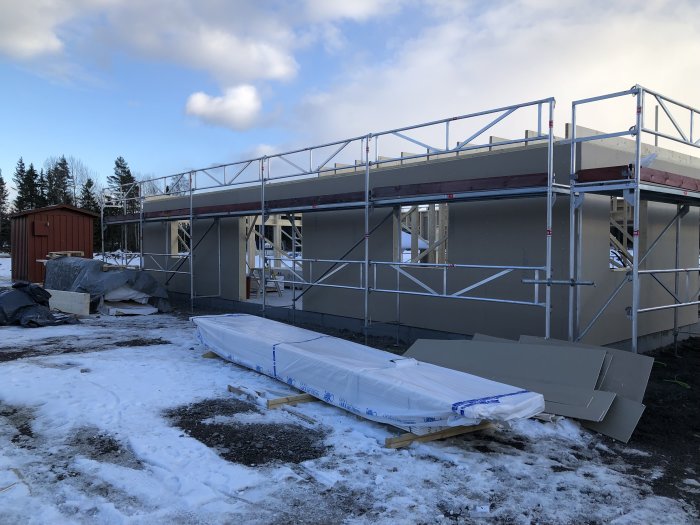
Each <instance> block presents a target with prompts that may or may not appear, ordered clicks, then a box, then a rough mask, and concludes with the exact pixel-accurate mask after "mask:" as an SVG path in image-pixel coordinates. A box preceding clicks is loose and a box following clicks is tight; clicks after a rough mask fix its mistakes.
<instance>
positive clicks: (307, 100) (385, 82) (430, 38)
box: [0, 0, 700, 182]
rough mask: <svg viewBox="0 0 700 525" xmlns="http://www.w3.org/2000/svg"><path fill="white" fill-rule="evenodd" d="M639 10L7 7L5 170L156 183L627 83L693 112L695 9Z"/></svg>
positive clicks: (544, 0)
mask: <svg viewBox="0 0 700 525" xmlns="http://www.w3.org/2000/svg"><path fill="white" fill-rule="evenodd" d="M635 4H638V3H632V2H626V1H617V2H616V1H606V2H597V1H591V2H585V3H584V2H573V1H572V2H566V1H564V2H559V1H553V0H501V1H495V2H488V3H486V2H470V1H462V2H460V1H454V0H452V1H446V0H426V1H422V2H419V1H417V0H353V1H347V0H344V1H340V0H338V1H333V0H298V1H289V2H282V1H270V2H250V1H235V0H230V1H225V0H200V1H197V0H179V1H177V2H172V1H168V0H150V1H145V2H137V1H130V0H24V1H23V2H14V1H10V0H2V1H0V95H2V101H3V103H2V106H1V107H2V110H1V112H0V115H1V116H2V124H3V125H2V128H1V131H0V169H2V173H3V176H4V178H5V180H6V181H7V182H10V181H11V177H12V173H13V171H14V166H15V164H16V162H17V159H18V158H19V157H20V156H23V157H24V160H25V162H26V163H27V164H28V163H29V162H33V163H34V164H35V165H38V166H41V165H43V163H44V160H45V159H46V158H47V157H50V156H57V155H61V154H65V155H66V156H74V157H76V158H78V159H80V160H82V161H83V163H84V164H85V165H86V166H88V167H89V168H90V170H91V171H92V172H93V173H94V174H95V175H96V176H97V178H98V179H103V178H104V177H105V176H107V175H109V173H110V172H111V171H112V167H113V163H114V159H115V158H116V157H117V156H119V155H121V156H124V157H125V158H126V160H127V162H128V163H129V165H130V166H131V168H132V170H133V171H134V172H135V173H137V174H140V175H142V176H162V175H168V174H170V173H174V172H179V171H183V170H187V169H190V168H196V167H205V166H208V165H211V164H216V163H222V162H228V161H233V160H239V159H242V158H246V157H251V156H257V155H259V154H260V153H264V152H267V151H275V150H277V151H279V150H285V149H288V148H291V147H297V146H305V145H310V144H314V143H317V142H324V141H328V140H334V139H339V138H343V137H345V136H352V135H355V134H358V133H366V132H369V131H378V130H382V129H388V128H393V127H397V126H401V125H407V124H413V123H417V122H421V121H426V120H433V119H437V118H442V117H448V116H452V115H458V114H463V113H467V112H471V111H476V110H480V109H486V108H489V107H495V106H500V105H506V104H511V103H516V102H521V101H525V100H531V99H535V98H543V97H547V96H555V97H557V100H558V107H557V112H558V114H557V124H558V125H563V122H565V121H566V120H567V115H566V113H567V111H568V109H567V108H568V107H569V106H570V101H571V100H572V99H573V98H579V97H584V96H590V95H594V94H599V93H603V92H606V91H615V90H620V89H625V88H628V87H630V86H632V85H633V84H635V83H641V84H644V85H648V86H649V87H651V88H654V89H657V90H659V91H661V92H663V93H665V94H668V95H669V96H673V97H676V98H679V99H681V100H684V101H685V102H687V103H690V104H694V105H695V106H700V92H699V91H698V88H697V86H698V85H700V82H699V81H700V30H699V29H698V28H700V25H699V24H697V20H698V19H700V2H697V1H685V2H684V1H675V2H671V1H664V0H652V1H648V2H643V3H642V4H643V5H641V6H640V5H635ZM615 111H616V110H615ZM611 118H612V116H611V114H608V113H605V114H601V115H600V116H599V119H598V121H597V124H598V126H599V127H600V126H605V125H608V124H609V123H610V119H611ZM610 125H611V124H610Z"/></svg>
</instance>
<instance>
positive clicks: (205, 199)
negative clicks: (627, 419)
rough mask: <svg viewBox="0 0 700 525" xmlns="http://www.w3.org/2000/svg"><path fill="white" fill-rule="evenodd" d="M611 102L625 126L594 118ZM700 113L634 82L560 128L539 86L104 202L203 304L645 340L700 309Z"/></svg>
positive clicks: (443, 328)
mask: <svg viewBox="0 0 700 525" xmlns="http://www.w3.org/2000/svg"><path fill="white" fill-rule="evenodd" d="M630 101H634V104H631V103H630ZM598 104H613V105H614V104H617V105H618V108H619V109H620V111H621V112H622V115H623V117H622V120H623V121H624V125H623V126H622V127H621V128H620V129H609V130H607V131H606V132H599V131H594V130H593V129H585V128H581V127H578V126H577V125H576V124H577V114H579V113H580V112H581V111H583V110H585V109H587V108H589V107H592V106H595V105H598ZM625 110H629V111H627V113H624V111H625ZM699 113H700V110H698V109H694V108H693V107H691V106H688V105H686V104H683V103H681V102H678V101H675V100H672V99H670V98H668V97H665V96H663V95H661V94H659V93H656V92H654V91H651V90H648V89H646V88H644V87H641V86H635V87H633V88H631V89H629V90H626V91H621V92H617V93H611V94H606V95H602V96H598V97H593V98H589V99H584V100H578V101H575V102H573V104H572V107H571V108H570V109H569V108H566V109H564V110H562V109H561V108H557V109H556V115H557V119H558V120H557V121H558V122H559V121H561V122H566V121H568V122H570V124H567V125H566V131H565V133H564V136H563V137H556V136H555V135H554V120H555V101H554V99H553V98H547V99H541V100H536V101H532V102H528V103H523V104H516V105H512V106H507V107H501V108H497V109H493V110H488V111H481V112H478V113H472V114H468V115H462V116H458V117H452V118H448V119H443V120H438V121H433V122H429V123H424V124H419V125H415V126H408V127H404V128H399V129H393V130H389V131H382V132H372V133H368V134H366V135H361V136H356V137H352V138H348V139H344V140H340V141H336V142H332V143H327V144H323V145H320V146H314V147H309V148H303V149H299V150H294V151H290V152H286V153H279V154H274V155H268V156H264V157H260V158H256V159H252V160H247V161H242V162H237V163H231V164H226V165H219V166H211V167H208V168H205V169H198V170H193V171H188V172H185V173H180V174H176V175H173V176H168V177H163V178H161V179H155V180H149V181H142V182H140V183H138V184H137V185H135V186H134V187H130V188H123V191H122V192H121V193H120V194H118V195H114V194H112V195H111V200H109V199H108V200H107V201H106V202H108V203H111V204H110V205H111V206H114V207H117V208H118V209H119V210H124V211H127V212H128V211H129V210H136V211H135V212H134V213H123V214H120V215H115V214H114V211H113V210H111V213H105V212H106V211H107V210H105V209H103V221H104V222H105V227H110V228H115V227H121V228H126V227H127V226H128V225H129V224H134V225H137V226H132V228H136V229H137V230H138V232H139V235H138V237H139V239H140V243H139V244H140V245H139V246H138V247H137V248H136V250H133V251H134V252H138V253H135V255H136V256H138V258H137V259H136V258H135V260H137V261H138V262H139V264H140V265H141V267H142V268H143V269H145V270H149V271H151V272H153V273H154V275H156V276H157V277H158V278H159V279H160V280H161V281H162V282H163V283H165V284H166V285H167V287H168V290H169V291H170V293H172V294H184V295H187V296H188V297H189V298H190V299H191V300H192V303H193V305H196V304H198V301H201V302H202V304H204V301H205V300H206V301H208V302H209V303H210V304H212V303H216V304H218V305H219V306H223V307H226V308H230V309H231V310H233V311H235V310H241V311H248V312H250V311H255V310H258V311H259V310H262V311H263V312H265V313H266V314H270V315H275V316H277V317H282V318H285V319H288V320H294V321H312V322H319V323H323V324H334V325H336V326H338V327H353V326H355V327H358V328H359V327H364V329H365V330H372V329H378V328H381V329H382V330H383V331H384V333H390V332H389V330H394V329H395V330H396V331H397V333H399V334H401V333H403V334H404V336H406V337H411V331H415V333H418V332H420V331H422V330H432V331H439V332H447V333H451V334H473V333H475V332H482V333H486V334H491V335H494V336H501V337H511V338H516V337H517V336H518V335H521V334H529V335H534V336H542V337H548V338H557V339H568V340H572V341H582V342H588V343H592V344H618V345H628V346H629V347H630V348H631V349H633V350H635V351H636V350H637V349H638V346H639V345H640V344H641V342H642V341H643V340H644V339H642V337H643V336H645V337H646V336H657V335H658V336H668V337H669V338H670V337H678V335H679V334H683V333H684V332H687V331H688V330H689V328H688V327H691V326H692V325H695V324H696V322H697V320H698V304H700V301H698V293H699V290H698V271H700V268H698V266H699V263H698V239H699V238H700V231H699V217H698V206H700V158H699V157H698V154H697V152H698V148H700V138H698V131H697V129H698V124H700V118H699V117H698V114H699ZM515 119H517V123H518V125H520V124H521V123H523V122H524V123H525V126H526V129H527V131H525V133H524V134H522V135H521V137H520V138H508V139H506V138H500V137H498V136H495V135H494V133H495V132H496V131H497V130H498V129H500V128H502V127H503V126H504V125H506V124H507V123H508V122H509V121H511V120H513V121H515ZM587 124H588V123H587ZM588 125H590V124H588ZM499 127H500V128H499ZM593 127H595V126H593ZM521 129H523V128H521ZM511 136H512V135H511ZM108 209H109V207H108ZM103 231H104V228H103ZM125 237H126V236H125ZM387 327H388V328H387ZM656 342H659V341H658V340H657V341H656Z"/></svg>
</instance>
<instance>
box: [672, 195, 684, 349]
mask: <svg viewBox="0 0 700 525" xmlns="http://www.w3.org/2000/svg"><path fill="white" fill-rule="evenodd" d="M680 243H681V205H680V204H677V205H676V262H675V266H674V268H675V269H676V270H677V269H678V268H680V266H681V252H680ZM679 278H680V274H679V273H678V272H677V271H676V272H674V273H673V292H674V294H675V296H676V301H678V297H679V296H678V292H679V290H678V286H679V282H678V279H679ZM686 293H687V292H686ZM673 351H674V352H675V353H677V352H678V308H674V309H673Z"/></svg>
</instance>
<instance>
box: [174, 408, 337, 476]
mask: <svg viewBox="0 0 700 525" xmlns="http://www.w3.org/2000/svg"><path fill="white" fill-rule="evenodd" d="M245 413H248V414H251V413H253V414H254V413H260V411H259V410H258V408H257V407H256V406H255V405H253V404H252V403H247V402H245V401H239V400H237V399H207V400H204V401H201V402H199V403H195V404H192V405H187V406H183V407H179V408H175V409H172V410H169V411H167V412H166V413H165V415H166V417H167V418H168V419H170V420H171V421H172V422H173V423H174V424H175V425H176V426H177V427H179V428H181V429H182V430H184V431H185V433H186V434H187V435H189V436H191V437H193V438H195V439H197V440H198V441H201V442H202V443H204V444H205V445H207V446H208V447H210V448H212V449H214V450H216V452H217V453H218V454H219V455H220V456H221V457H222V458H224V459H226V460H227V461H231V462H233V463H241V464H244V465H249V466H256V465H265V464H268V463H272V462H282V463H301V462H302V461H307V460H309V459H316V458H319V457H321V456H323V455H324V454H325V452H326V447H325V446H324V445H323V443H322V442H323V438H324V435H325V434H324V433H323V432H322V431H320V430H316V429H309V428H305V427H302V426H300V425H293V424H281V423H265V422H262V421H261V422H260V423H255V422H245V423H242V422H236V421H226V422H218V421H217V416H219V417H221V416H223V417H232V416H235V415H236V414H245Z"/></svg>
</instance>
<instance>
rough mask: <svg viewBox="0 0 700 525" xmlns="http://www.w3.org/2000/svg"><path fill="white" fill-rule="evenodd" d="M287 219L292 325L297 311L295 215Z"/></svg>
mask: <svg viewBox="0 0 700 525" xmlns="http://www.w3.org/2000/svg"><path fill="white" fill-rule="evenodd" d="M289 217H290V222H291V223H292V324H294V323H295V322H296V320H295V317H296V309H297V224H296V214H295V213H292V214H291V215H290V216H289Z"/></svg>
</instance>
